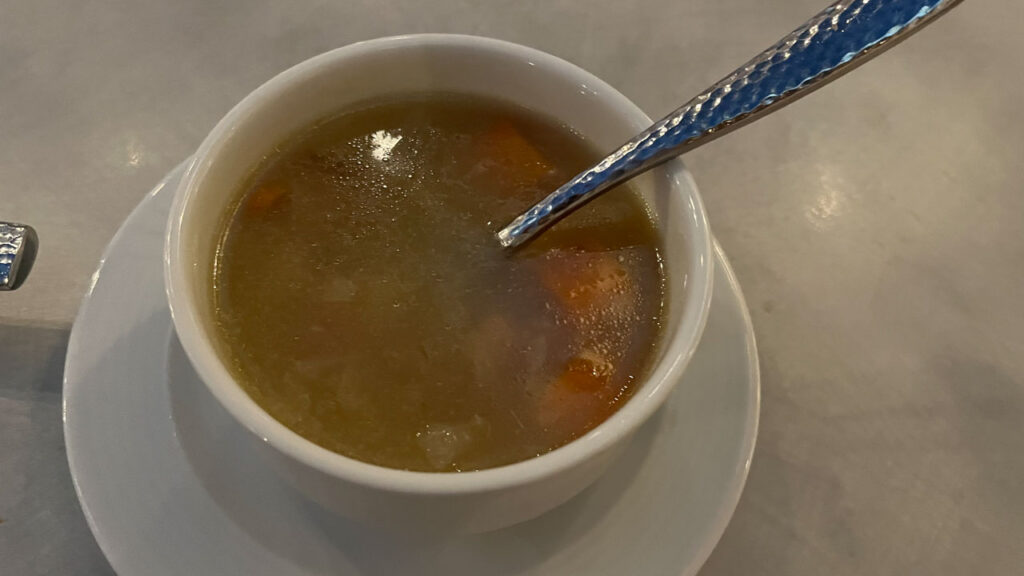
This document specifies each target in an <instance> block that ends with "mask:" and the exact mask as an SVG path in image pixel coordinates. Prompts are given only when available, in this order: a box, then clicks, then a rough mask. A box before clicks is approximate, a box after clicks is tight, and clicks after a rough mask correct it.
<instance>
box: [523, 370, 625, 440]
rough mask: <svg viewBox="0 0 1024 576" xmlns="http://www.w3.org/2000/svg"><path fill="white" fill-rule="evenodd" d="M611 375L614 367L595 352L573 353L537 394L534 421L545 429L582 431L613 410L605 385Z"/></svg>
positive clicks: (607, 387)
mask: <svg viewBox="0 0 1024 576" xmlns="http://www.w3.org/2000/svg"><path fill="white" fill-rule="evenodd" d="M613 374H614V366H612V364H611V363H610V362H608V361H607V360H605V359H604V358H603V357H601V356H600V355H599V354H597V353H596V352H593V351H589V350H585V351H583V352H582V353H580V354H578V355H576V356H574V357H573V358H571V359H570V360H569V363H568V365H567V366H566V369H565V371H564V372H562V374H561V376H559V377H558V378H557V379H556V380H555V381H554V382H552V383H551V384H549V385H548V386H547V388H545V389H544V392H543V393H542V394H541V395H540V398H539V399H538V402H537V421H538V422H539V423H540V425H541V426H544V427H545V428H548V427H551V426H558V427H560V428H562V427H564V428H565V429H569V430H573V429H575V430H583V429H586V428H589V427H590V426H591V425H593V424H596V423H597V422H599V421H601V420H603V419H604V418H606V417H607V416H608V415H609V414H610V413H611V412H612V411H613V410H614V407H613V406H612V404H611V402H610V400H611V397H612V396H613V391H612V390H611V388H610V386H609V384H610V381H611V377H612V375H613Z"/></svg>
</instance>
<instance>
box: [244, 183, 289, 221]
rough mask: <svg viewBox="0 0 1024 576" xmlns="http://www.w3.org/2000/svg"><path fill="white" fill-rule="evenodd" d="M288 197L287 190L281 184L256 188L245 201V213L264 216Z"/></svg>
mask: <svg viewBox="0 0 1024 576" xmlns="http://www.w3.org/2000/svg"><path fill="white" fill-rule="evenodd" d="M287 197H288V189H287V188H285V187H284V186H282V185H281V184H267V185H264V186H262V187H260V188H257V189H256V191H254V192H253V193H252V194H250V195H249V198H247V199H246V204H245V209H246V212H248V213H249V214H252V215H261V214H266V213H267V212H269V211H270V210H271V209H273V208H275V207H277V206H278V205H280V204H281V202H282V201H283V200H285V199H286V198H287Z"/></svg>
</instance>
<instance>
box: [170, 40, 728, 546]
mask: <svg viewBox="0 0 1024 576" xmlns="http://www.w3.org/2000/svg"><path fill="white" fill-rule="evenodd" d="M424 91H428V92H429V91H444V92H457V93H467V94H473V95H480V96H487V97H492V98H498V99H502V100H505V101H510V102H513V103H515V104H518V105H521V106H524V107H526V108H529V109H532V110H534V111H536V112H539V113H541V114H544V115H546V116H548V117H552V118H555V119H557V120H559V121H561V122H563V123H565V124H566V125H568V126H570V127H572V128H573V129H574V130H576V131H578V132H579V133H581V134H582V135H583V136H584V137H585V138H586V139H587V140H589V141H590V142H591V143H592V145H594V146H596V147H598V148H600V149H602V150H612V149H613V148H615V147H616V146H618V145H620V144H621V143H622V142H624V141H625V140H627V139H628V138H630V137H631V136H633V135H634V134H636V133H637V132H639V131H641V130H642V129H644V128H646V127H647V126H648V125H649V124H650V118H648V117H647V116H646V115H645V114H644V113H643V112H642V111H641V110H640V109H639V108H638V107H637V106H636V105H635V104H633V103H632V102H630V101H629V100H628V99H626V97H624V96H623V95H622V94H620V93H619V92H618V91H616V90H615V89H614V88H612V87H611V86H609V85H608V84H606V83H604V82H603V81H601V80H600V79H599V78H597V77H595V76H593V75H592V74H590V73H588V72H586V71H585V70H582V69H580V68H578V67H576V66H575V65H573V64H570V63H568V62H566V61H564V60H561V59H559V58H556V57H554V56H551V55H549V54H545V53H543V52H539V51H537V50H534V49H531V48H526V47H524V46H519V45H516V44H511V43H508V42H502V41H498V40H492V39H487V38H478V37H471V36H455V35H438V34H426V35H415V36H401V37H394V38H383V39H379V40H372V41H368V42H361V43H358V44H353V45H350V46H346V47H344V48H339V49H337V50H333V51H331V52H327V53H325V54H322V55H320V56H317V57H315V58H312V59H310V60H307V61H305V62H303V63H301V64H299V65H297V66H295V67H293V68H291V69H289V70H287V71H285V72H283V73H281V74H280V75H278V76H276V77H274V78H273V79H271V80H270V81H269V82H267V83H266V84H264V85H262V86H260V87H259V88H257V89H256V90H255V91H254V92H253V93H252V94H250V95H249V96H247V97H246V98H245V99H244V100H242V102H241V103H239V104H238V105H237V106H235V108H234V109H232V110H231V111H230V112H229V113H228V115H227V116H225V117H224V119H223V120H221V121H220V123H218V124H217V126H216V127H215V128H214V129H213V131H212V132H210V135H209V136H207V138H206V140H204V141H203V143H202V145H201V146H200V148H199V150H198V152H197V153H196V156H195V158H194V160H193V162H192V163H191V165H190V166H189V168H188V170H187V172H186V174H185V176H184V178H182V180H181V184H180V186H179V188H178V190H177V193H176V195H175V198H174V204H173V206H172V208H171V215H170V221H169V224H168V229H167V238H166V251H165V280H166V287H167V296H168V299H169V301H170V306H171V311H172V315H173V318H174V326H175V329H176V330H177V334H178V338H179V339H180V340H181V344H182V346H183V347H184V349H185V352H186V353H187V354H188V357H189V359H190V360H191V362H192V363H193V365H194V366H195V369H196V371H197V372H198V374H199V375H200V377H201V378H202V380H203V381H204V382H205V383H206V386H208V387H209V389H210V391H211V392H212V393H213V396H214V397H215V398H216V399H217V400H218V401H219V402H220V403H221V404H222V405H223V406H224V408H225V409H227V411H228V412H229V413H230V414H231V415H232V417H234V418H235V419H236V420H237V421H238V422H239V423H241V424H242V425H243V426H244V427H245V428H247V429H248V430H250V431H251V432H252V434H251V435H250V436H249V437H251V438H252V439H253V441H255V442H258V443H260V444H262V445H264V446H266V447H267V448H268V450H266V451H265V452H266V453H268V454H269V455H270V458H269V461H270V462H271V464H272V465H273V468H274V469H276V470H277V471H278V472H279V473H281V474H283V475H284V476H285V477H286V478H287V479H288V480H289V481H290V483H291V484H293V485H294V486H295V487H296V488H298V489H299V490H300V491H301V492H303V493H304V494H306V495H307V496H309V497H310V498H312V499H313V500H315V501H317V502H319V503H321V504H323V505H325V506H327V507H329V508H331V509H333V510H335V511H337V512H339V513H341V514H343V515H346V516H349V517H351V518H355V519H359V520H364V521H368V522H371V523H374V524H378V525H384V526H389V527H401V528H410V529H421V528H429V529H430V530H431V531H439V530H440V531H448V532H479V531H485V530H491V529H496V528H500V527H503V526H508V525H511V524H514V523H517V522H521V521H524V520H527V519H530V518H533V517H535V516H538V515H540V514H542V513H543V512H545V511H547V510H550V509H551V508H554V507H555V506H557V505H559V504H561V503H563V502H565V501H566V500H568V499H569V498H571V497H572V496H573V495H575V494H577V493H579V492H580V491H581V490H583V489H584V488H586V487H587V486H588V485H590V484H591V483H592V482H594V480H596V479H597V478H598V477H599V476H600V475H601V473H602V472H604V471H605V470H606V469H607V468H608V466H609V464H610V463H611V462H612V460H613V459H614V458H615V456H617V455H618V454H619V453H621V452H622V450H623V449H624V448H625V447H626V445H627V443H628V441H629V439H630V438H631V436H632V435H633V433H634V432H635V431H636V430H637V428H638V427H639V426H640V425H641V424H643V423H644V421H645V420H647V419H648V418H649V417H650V416H651V415H652V414H653V413H654V412H655V410H657V409H658V407H659V406H660V405H661V404H662V403H663V402H664V401H665V399H666V397H667V395H668V394H669V393H670V392H671V391H672V389H673V387H675V386H677V385H678V384H679V383H680V381H681V378H682V375H683V371H684V370H685V368H686V365H687V363H688V362H689V360H690V357H691V356H692V354H693V352H694V350H695V349H696V347H697V343H698V341H699V340H700V336H701V333H702V331H703V329H704V323H705V320H706V318H707V314H708V309H709V305H710V300H711V278H712V266H713V264H712V262H713V260H712V256H711V235H710V232H709V231H708V225H707V219H706V215H705V213H704V208H703V205H702V203H701V199H700V196H699V195H698V193H697V189H696V187H695V186H694V184H693V181H692V179H691V178H690V176H689V174H688V173H687V172H686V170H685V168H684V167H683V165H682V163H680V162H679V161H673V162H669V163H667V164H665V165H663V166H662V167H660V168H658V169H655V170H653V171H651V172H649V173H648V174H646V175H645V176H644V177H643V181H642V182H641V186H642V189H643V190H644V200H645V201H646V202H647V204H648V206H649V208H650V210H651V212H652V214H653V215H654V216H655V218H656V221H657V223H658V226H659V229H660V233H661V239H662V243H663V246H662V249H663V255H664V259H665V267H666V270H667V274H668V284H669V300H668V302H667V309H668V315H667V316H668V318H667V323H666V325H665V327H664V335H663V342H662V343H661V346H660V348H659V351H658V358H657V361H656V366H655V368H654V370H653V371H652V373H651V375H650V377H649V378H648V379H647V380H646V381H645V382H643V383H642V384H641V385H640V386H639V387H638V389H637V390H636V392H635V394H634V395H633V397H632V398H631V399H630V400H629V401H628V402H627V403H626V404H625V405H624V406H623V407H622V408H621V409H620V410H619V411H618V412H616V413H615V414H614V415H613V416H612V417H610V418H609V419H608V420H607V421H605V422H604V423H602V424H601V425H599V426H598V427H596V428H595V429H593V430H592V431H590V432H589V433H587V434H586V435H584V436H583V437H581V438H579V439H577V440H574V441H573V442H570V443H569V444H567V445H565V446H563V447H561V448H559V449H557V450H554V451H552V452H550V453H547V454H544V455H542V456H539V457H536V458H533V459H530V460H526V461H524V462H519V463H516V464H511V465H507V466H502V467H499V468H493V469H488V470H482V471H473V472H462V473H431V472H410V471H405V470H396V469H391V468H384V467H381V466H376V465H372V464H367V463H364V462H360V461H357V460H354V459H351V458H347V457H345V456H341V455H339V454H336V453H334V452H331V451H329V450H326V449H324V448H321V447H320V446H318V445H316V444H314V443H312V442H310V441H308V440H306V439H304V438H302V437H301V436H299V435H298V434H296V433H294V432H292V431H291V430H290V429H288V428H287V427H285V426H284V425H283V424H281V423H280V422H278V421H277V420H275V419H273V418H272V417H271V416H270V415H268V414H267V413H266V412H264V411H263V409H261V408H260V407H259V406H258V405H257V404H256V403H255V402H254V401H253V400H252V399H251V398H250V397H249V396H248V395H247V394H246V393H245V392H244V391H243V390H242V388H240V387H239V385H238V384H237V383H236V382H235V380H234V378H233V376H232V375H231V373H230V372H229V371H228V368H227V366H226V363H225V361H224V358H225V357H226V354H224V350H223V344H222V343H220V342H219V341H218V337H217V333H216V329H215V325H214V320H213V314H212V305H211V296H212V295H211V290H212V288H211V283H210V277H211V271H212V265H213V255H214V247H215V244H216V242H217V238H218V233H219V231H220V226H221V223H222V219H223V218H224V216H225V213H226V208H227V206H228V205H229V203H230V202H231V200H232V198H233V197H235V196H236V195H237V194H238V193H239V191H240V187H241V185H242V183H243V181H244V180H245V178H246V177H247V175H249V174H250V172H251V171H252V169H253V168H254V167H255V166H257V165H258V164H259V163H260V161H261V160H263V158H264V157H266V156H267V155H268V154H271V153H272V151H273V149H274V146H275V145H278V144H280V143H281V142H283V141H285V140H287V139H288V137H289V136H290V135H292V134H294V133H296V132H297V131H301V130H302V129H304V128H307V127H309V126H310V125H312V124H313V123H315V122H316V121H318V120H321V119H323V118H325V117H328V116H332V115H335V114H337V113H339V112H342V111H344V110H346V108H349V107H350V106H351V105H354V104H357V103H364V102H366V101H372V100H373V99H374V98H380V97H385V96H389V95H394V94H400V93H408V92H424ZM613 193H614V192H613Z"/></svg>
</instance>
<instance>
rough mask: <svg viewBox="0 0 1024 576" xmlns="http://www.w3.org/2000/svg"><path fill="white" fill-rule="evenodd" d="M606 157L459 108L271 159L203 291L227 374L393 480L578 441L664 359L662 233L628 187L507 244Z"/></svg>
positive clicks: (295, 147) (362, 113) (531, 122)
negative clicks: (517, 222)
mask: <svg viewBox="0 0 1024 576" xmlns="http://www.w3.org/2000/svg"><path fill="white" fill-rule="evenodd" d="M598 157H599V155H598V154H596V153H595V152H594V151H593V150H592V149H591V147H590V146H588V145H587V143H586V142H585V141H583V139H582V138H581V137H580V136H579V135H577V134H575V133H574V132H572V131H571V130H569V129H568V128H566V127H564V126H560V125H558V124H557V123H555V122H552V121H550V120H548V119H546V118H544V117H541V116H538V115H537V114H536V113H533V112H530V111H528V110H524V109H521V108H518V107H515V106H512V105H509V104H505V103H502V102H497V101H493V100H486V99H479V98H471V97H465V96H456V95H446V94H431V95H410V96H408V97H404V98H399V99H396V100H394V101H389V102H385V103H381V104H376V105H373V106H367V107H364V108H361V109H356V110H354V111H350V112H348V113H345V114H343V115H341V116H338V117H336V118H332V119H329V120H326V121H324V122H321V123H320V124H318V125H316V126H314V127H312V128H311V129H309V130H307V131H305V132H303V133H301V134H299V135H298V136H296V137H295V138H293V139H291V140H290V141H288V142H287V143H285V144H283V145H281V146H279V147H278V149H277V151H276V152H275V153H274V154H272V155H271V156H270V157H268V158H267V159H266V160H265V161H264V162H263V163H262V164H261V165H260V166H259V167H258V168H257V169H256V170H255V172H254V173H253V175H252V177H251V178H250V180H249V181H248V182H247V183H246V184H245V185H244V186H243V189H242V190H241V191H240V192H239V197H238V201H237V202H236V204H235V206H234V208H233V209H232V212H231V213H230V214H229V215H227V216H226V218H225V224H224V231H223V234H222V239H221V242H220V244H219V246H218V252H217V255H216V266H215V268H214V271H213V275H212V278H211V281H212V282H213V286H214V290H213V293H214V300H215V301H214V302H213V307H214V312H215V317H216V319H217V324H218V329H219V331H220V336H221V339H222V341H223V342H222V344H223V347H224V350H225V355H226V356H227V357H229V360H230V362H229V363H230V365H231V369H232V370H233V371H234V373H235V376H236V378H237V379H238V381H239V382H240V384H241V385H242V387H243V388H244V389H245V391H246V392H247V393H248V394H249V395H250V396H251V397H252V398H253V399H254V400H255V401H256V402H257V403H258V404H259V405H260V406H261V407H262V408H263V409H265V410H266V411H267V412H268V413H269V414H270V415H271V416H273V417H274V418H276V419H277V420H279V421H280V422H282V423H283V424H284V425H285V426H287V427H289V428H291V429H292V430H294V431H295V432H297V433H298V434H300V435H301V436H303V437H305V438H307V439H309V440H311V441H313V442H315V443H316V444H319V445H320V446H323V447H325V448H327V449H329V450H333V451H335V452H338V453H340V454H344V455H346V456H349V457H352V458H356V459H359V460H362V461H365V462H370V463H373V464H378V465H381V466H387V467H392V468H400V469H408V470H420V471H463V470H478V469H484V468H491V467H495V466H501V465H504V464H510V463H513V462H517V461H521V460H525V459H528V458H531V457H534V456H537V455H540V454H543V453H545V452H548V451H550V450H553V449H555V448H557V447H559V446H562V445H564V444H565V443H567V442H569V441H571V440H573V439H574V438H577V437H579V436H581V435H583V434H585V433H586V432H587V431H589V430H590V429H592V428H593V427H595V426H596V425H598V424H599V423H601V422H602V421H604V420H605V419H607V418H608V417H609V416H610V415H611V414H613V413H614V412H615V411H616V410H617V409H618V408H619V407H620V406H622V404H623V403H625V401H626V400H627V399H628V398H629V397H630V395H631V394H632V393H633V391H634V389H635V387H636V386H637V384H638V383H639V382H641V381H642V380H643V379H644V377H645V376H646V375H647V373H648V371H649V369H650V367H651V364H652V362H653V357H654V354H655V349H656V343H657V342H658V339H659V333H660V327H661V322H662V314H663V311H662V307H663V304H662V303H663V301H664V296H665V294H664V291H665V288H664V285H665V280H664V274H663V270H662V266H661V260H660V256H659V246H660V241H659V238H658V235H657V233H656V230H655V228H654V225H653V223H652V220H651V218H650V216H649V214H648V213H647V212H646V210H645V207H644V204H643V203H642V202H641V201H640V199H639V197H638V195H637V194H636V193H635V191H631V190H618V191H614V192H612V193H609V194H606V195H604V196H603V197H601V198H599V199H598V200H596V201H594V202H592V203H591V204H590V205H588V206H586V207H585V208H584V209H583V210H581V211H579V212H578V213H576V214H574V215H573V216H572V217H570V218H568V219H566V220H565V221H563V222H562V223H560V224H559V225H558V226H556V227H555V228H553V229H552V230H550V231H548V232H547V233H545V234H544V235H542V236H541V237H539V238H538V240H537V241H535V242H534V243H533V244H532V245H530V246H528V247H527V248H526V249H524V250H521V251H519V252H516V253H513V254H509V253H507V252H504V251H502V249H501V248H500V247H499V245H498V243H497V241H496V240H495V237H494V234H495V232H496V231H497V230H498V229H499V228H500V227H501V226H502V225H504V224H505V223H507V222H508V221H509V220H510V219H511V218H513V217H514V216H515V215H517V214H518V213H520V212H521V211H522V210H524V209H525V208H528V207H529V206H530V205H531V204H532V203H534V202H535V201H537V200H538V199H539V198H541V197H543V196H544V195H546V194H547V193H548V192H550V191H551V190H553V189H555V188H556V187H557V186H559V185H560V184H562V183H564V182H565V181H566V180H568V179H569V178H570V177H572V176H573V175H575V174H576V173H578V172H579V171H580V170H582V169H584V168H586V167H587V166H588V165H590V164H592V163H593V162H594V161H595V160H597V159H598Z"/></svg>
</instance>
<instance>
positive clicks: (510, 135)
mask: <svg viewBox="0 0 1024 576" xmlns="http://www.w3.org/2000/svg"><path fill="white" fill-rule="evenodd" d="M483 152H484V154H485V155H486V156H488V157H490V158H492V159H493V160H494V161H495V162H496V163H497V164H498V165H499V166H501V168H502V169H503V171H504V172H505V174H506V176H507V177H509V178H511V179H512V181H513V183H514V184H515V185H517V186H532V185H535V184H537V183H538V182H539V181H540V179H541V178H543V177H544V176H546V175H547V174H548V173H549V172H551V170H552V167H551V164H549V163H548V162H547V161H546V160H545V159H544V156H543V155H542V154H541V153H540V152H539V151H538V150H537V149H536V148H534V147H533V145H532V144H530V142H529V141H527V140H526V138H524V137H523V135H522V134H521V133H520V132H519V130H518V129H517V128H516V127H515V125H514V124H513V123H512V122H510V121H508V120H502V121H499V122H498V123H497V124H495V125H494V126H492V127H491V129H490V130H489V131H488V132H487V133H486V134H484V137H483Z"/></svg>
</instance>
